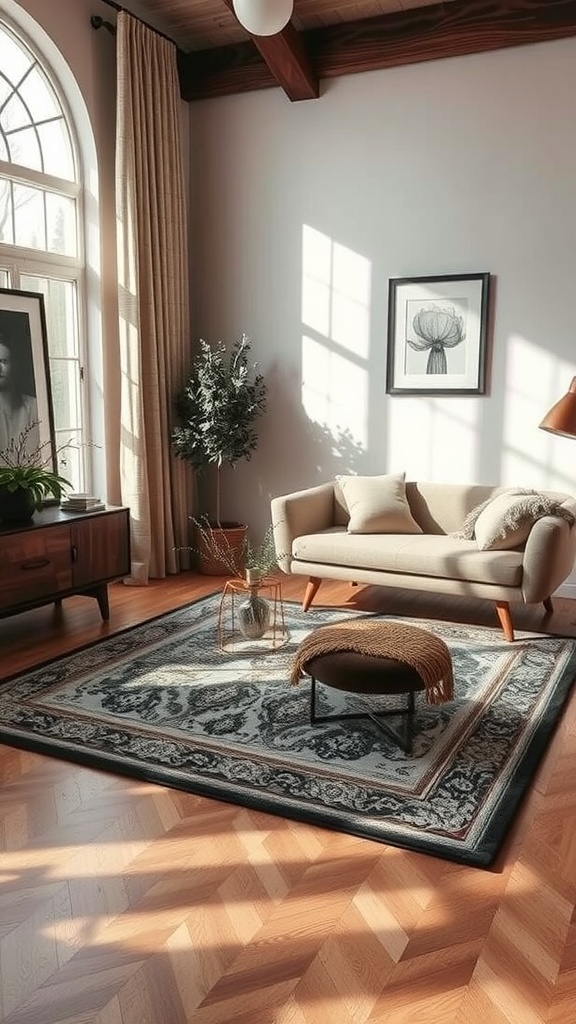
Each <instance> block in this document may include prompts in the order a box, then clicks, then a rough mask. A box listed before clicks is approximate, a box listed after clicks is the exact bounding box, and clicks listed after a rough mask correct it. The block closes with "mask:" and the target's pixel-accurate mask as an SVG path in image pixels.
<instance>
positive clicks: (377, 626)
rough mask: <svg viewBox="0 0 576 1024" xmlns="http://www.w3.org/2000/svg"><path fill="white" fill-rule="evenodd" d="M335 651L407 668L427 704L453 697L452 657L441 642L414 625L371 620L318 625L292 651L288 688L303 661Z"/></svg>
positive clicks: (296, 679)
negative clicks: (418, 680) (419, 681)
mask: <svg viewBox="0 0 576 1024" xmlns="http://www.w3.org/2000/svg"><path fill="white" fill-rule="evenodd" d="M335 651H354V652H355V653H357V654H367V655H369V656H371V657H373V658H392V659H393V660H395V661H400V662H404V663H405V664H407V665H410V666H411V667H412V668H414V669H415V670H416V672H417V673H418V675H419V676H420V678H421V679H422V682H423V684H424V689H425V692H426V700H427V701H428V703H429V704H443V703H444V702H445V701H448V700H452V699H453V697H454V676H453V673H452V658H451V656H450V651H449V650H448V647H447V646H446V644H445V643H444V641H443V640H440V638H439V637H437V636H434V634H433V633H428V632H427V631H426V630H425V629H419V628H418V627H417V626H409V625H406V624H405V623H401V622H374V621H373V620H372V619H360V620H358V621H357V622H339V623H337V624H336V625H334V626H320V628H319V629H315V630H314V631H313V632H312V633H310V635H309V636H307V637H306V638H305V639H304V640H303V641H302V643H301V644H300V646H299V648H298V650H297V651H296V655H295V658H294V663H293V666H292V672H291V675H290V683H291V685H292V686H295V685H297V684H298V683H299V682H300V678H301V676H302V675H303V674H304V665H306V663H307V662H309V661H311V660H312V659H313V658H318V657H321V656H322V655H325V654H333V653H334V652H335Z"/></svg>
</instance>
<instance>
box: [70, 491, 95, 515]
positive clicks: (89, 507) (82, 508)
mask: <svg viewBox="0 0 576 1024" xmlns="http://www.w3.org/2000/svg"><path fill="white" fill-rule="evenodd" d="M60 508H61V509H62V510H63V511H64V512H97V511H98V510H99V509H101V508H106V506H105V504H104V502H103V501H100V498H96V497H95V496H94V495H93V494H85V493H81V492H80V491H76V492H72V493H71V494H69V495H68V497H67V498H66V500H65V501H63V502H62V503H61V505H60Z"/></svg>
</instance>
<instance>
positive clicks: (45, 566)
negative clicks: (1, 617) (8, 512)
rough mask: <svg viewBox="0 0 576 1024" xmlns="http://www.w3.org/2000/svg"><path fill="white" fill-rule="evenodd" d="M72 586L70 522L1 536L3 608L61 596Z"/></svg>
mask: <svg viewBox="0 0 576 1024" xmlns="http://www.w3.org/2000/svg"><path fill="white" fill-rule="evenodd" d="M71 586H72V564H71V558H70V528H69V527H68V526H54V527H51V528H50V529H46V530H30V531H29V532H28V531H22V532H17V533H12V534H9V535H6V536H3V537H0V611H4V610H6V609H8V608H11V607H17V606H18V605H22V604H26V603H27V602H29V601H38V600H41V599H42V598H44V597H50V596H51V595H54V596H55V597H57V596H58V594H59V593H60V592H61V591H65V590H69V588H70V587H71Z"/></svg>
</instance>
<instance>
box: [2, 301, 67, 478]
mask: <svg viewBox="0 0 576 1024" xmlns="http://www.w3.org/2000/svg"><path fill="white" fill-rule="evenodd" d="M21 439H23V441H22V440H21ZM19 444H20V445H22V444H23V451H25V456H26V458H27V459H28V460H29V461H30V460H32V461H34V462H42V463H45V464H46V465H47V467H48V468H49V469H52V468H54V466H55V460H56V451H55V443H54V427H53V413H52V402H51V393H50V375H49V363H48V343H47V338H46V315H45V310H44V296H43V295H41V294H40V293H38V292H23V291H18V290H16V289H12V288H0V451H5V450H6V449H7V448H9V447H10V446H14V445H19Z"/></svg>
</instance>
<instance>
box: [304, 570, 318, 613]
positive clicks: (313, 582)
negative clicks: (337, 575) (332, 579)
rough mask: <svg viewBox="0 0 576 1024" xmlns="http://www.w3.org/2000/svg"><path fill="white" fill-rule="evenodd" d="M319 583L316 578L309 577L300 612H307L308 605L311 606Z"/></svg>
mask: <svg viewBox="0 0 576 1024" xmlns="http://www.w3.org/2000/svg"><path fill="white" fill-rule="evenodd" d="M321 583H322V580H321V579H319V578H318V576H311V577H310V579H309V580H308V583H307V584H306V593H305V594H304V600H303V601H302V611H305V612H307V611H308V609H309V607H310V605H311V604H312V601H313V600H314V598H315V597H316V594H317V593H318V588H319V586H320V584H321Z"/></svg>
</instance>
